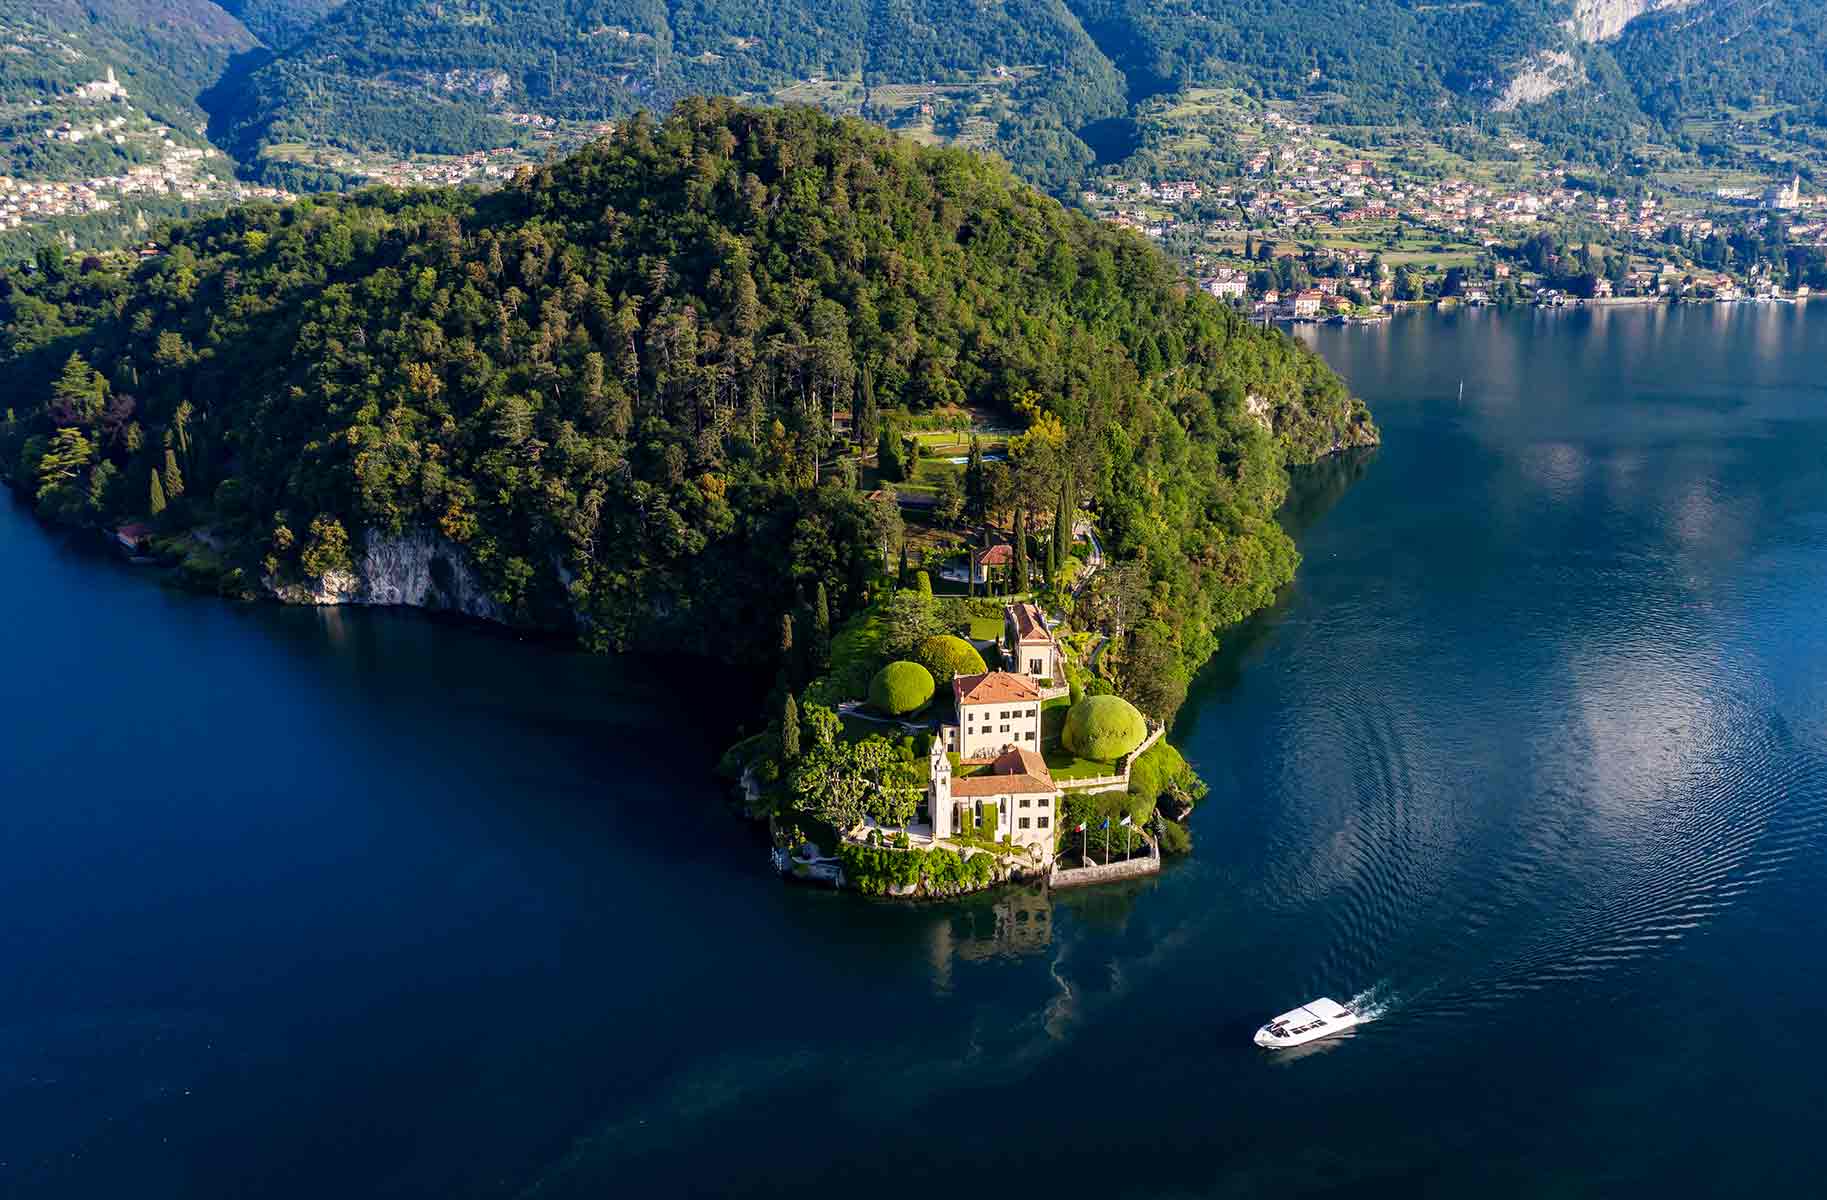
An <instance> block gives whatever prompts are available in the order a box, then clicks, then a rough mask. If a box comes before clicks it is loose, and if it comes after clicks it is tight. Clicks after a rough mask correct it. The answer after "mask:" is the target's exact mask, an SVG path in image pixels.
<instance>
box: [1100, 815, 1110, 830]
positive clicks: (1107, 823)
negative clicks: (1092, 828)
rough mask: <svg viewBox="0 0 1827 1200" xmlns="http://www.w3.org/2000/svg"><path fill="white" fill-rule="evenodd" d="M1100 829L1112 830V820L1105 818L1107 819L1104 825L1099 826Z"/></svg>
mask: <svg viewBox="0 0 1827 1200" xmlns="http://www.w3.org/2000/svg"><path fill="white" fill-rule="evenodd" d="M1098 828H1099V829H1109V828H1110V818H1109V817H1105V818H1104V823H1103V824H1102V825H1099V826H1098Z"/></svg>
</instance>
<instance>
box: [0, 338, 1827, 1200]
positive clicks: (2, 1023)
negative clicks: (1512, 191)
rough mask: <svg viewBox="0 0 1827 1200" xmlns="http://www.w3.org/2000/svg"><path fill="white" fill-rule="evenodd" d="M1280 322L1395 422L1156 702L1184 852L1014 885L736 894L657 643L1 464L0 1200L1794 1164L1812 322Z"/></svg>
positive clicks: (1802, 1141) (1188, 1181) (740, 839)
mask: <svg viewBox="0 0 1827 1200" xmlns="http://www.w3.org/2000/svg"><path fill="white" fill-rule="evenodd" d="M1301 336H1303V337H1305V338H1307V339H1308V340H1310V341H1311V342H1312V344H1314V345H1315V346H1316V347H1317V348H1318V349H1319V350H1320V351H1321V352H1322V353H1324V354H1325V355H1326V357H1327V358H1328V359H1329V360H1330V361H1331V362H1332V363H1333V364H1334V365H1335V366H1337V367H1338V368H1339V369H1340V370H1341V371H1342V372H1343V373H1344V374H1345V375H1346V376H1347V378H1348V379H1349V380H1350V381H1351V383H1352V385H1353V387H1354V388H1355V389H1356V390H1357V391H1359V392H1360V393H1362V394H1363V395H1364V396H1365V398H1366V399H1367V400H1368V401H1369V402H1370V404H1371V407H1372V409H1373V411H1374V413H1375V415H1376V417H1377V419H1378V421H1379V423H1380V424H1381V426H1382V429H1383V432H1384V435H1385V439H1386V444H1385V445H1384V446H1383V447H1382V448H1380V449H1378V450H1375V451H1373V452H1370V453H1368V454H1361V455H1357V456H1354V457H1352V458H1350V459H1342V460H1334V461H1331V462H1328V463H1326V464H1323V465H1321V466H1320V467H1317V468H1314V469H1312V470H1309V471H1306V472H1303V473H1302V474H1301V476H1300V479H1299V481H1298V486H1297V488H1296V490H1295V494H1294V496H1293V497H1292V498H1291V501H1290V504H1289V506H1288V508H1287V510H1286V512H1285V514H1284V519H1285V520H1286V521H1287V523H1288V525H1289V527H1290V529H1291V531H1292V532H1294V534H1295V535H1296V538H1297V541H1298V543H1299V545H1300V547H1301V550H1302V553H1303V555H1304V562H1303V564H1302V566H1301V569H1300V573H1299V575H1298V577H1297V579H1296V581H1295V583H1294V585H1293V586H1292V587H1291V588H1290V589H1289V591H1288V593H1287V594H1286V595H1285V596H1284V597H1283V598H1282V600H1281V601H1280V602H1279V603H1278V604H1277V605H1276V606H1275V607H1274V609H1273V610H1271V611H1269V612H1267V613H1264V614H1262V615H1261V616H1259V617H1258V618H1256V619H1254V620H1252V621H1251V622H1249V623H1247V624H1246V625H1245V626H1244V627H1242V628H1240V629H1236V630H1232V631H1230V632H1229V633H1228V634H1227V638H1226V646H1225V649H1224V650H1223V651H1222V652H1221V653H1220V655H1219V657H1218V658H1217V659H1216V660H1215V661H1214V662H1213V663H1212V664H1211V665H1210V666H1209V667H1208V668H1207V669H1206V670H1205V671H1204V672H1203V673H1202V674H1201V676H1200V677H1199V679H1198V680H1197V682H1196V683H1195V686H1194V688H1193V693H1192V696H1191V698H1190V700H1189V702H1188V704H1187V706H1186V709H1185V711H1184V713H1183V714H1182V716H1181V719H1180V722H1179V726H1178V728H1177V729H1176V731H1175V736H1176V740H1177V741H1178V742H1179V743H1181V744H1182V745H1183V747H1184V748H1185V750H1186V752H1187V754H1188V757H1189V758H1191V759H1192V760H1193V761H1194V763H1195V764H1196V765H1197V766H1198V768H1199V769H1200V771H1201V773H1202V774H1203V775H1204V776H1205V778H1206V779H1207V780H1208V781H1209V782H1210V783H1211V785H1212V795H1211V797H1210V798H1209V799H1208V800H1207V801H1206V803H1205V804H1204V805H1202V806H1201V808H1200V809H1199V810H1198V812H1197V813H1195V815H1194V818H1193V822H1192V829H1193V834H1194V839H1195V852H1194V854H1193V855H1192V857H1191V858H1190V859H1188V860H1185V861H1181V862H1177V863H1175V864H1173V865H1171V866H1170V868H1169V869H1168V870H1167V871H1166V872H1165V873H1164V874H1163V875H1161V876H1160V877H1159V878H1157V879H1154V880H1151V881H1148V882H1145V883H1141V884H1135V885H1130V886H1126V887H1116V888H1112V889H1105V890H1086V891H1079V892H1070V893H1061V894H1058V895H1056V896H1053V897H1051V898H1049V897H1048V896H1047V895H1045V894H1044V893H1037V892H1031V891H1017V892H1008V893H1001V894H997V895H993V896H989V897H980V898H976V899H973V900H970V901H967V902H961V903H956V904H948V905H928V906H900V905H890V904H879V903H869V902H866V901H862V900H860V899H857V898H854V897H850V896H842V895H834V894H831V893H828V892H824V891H819V890H814V889H809V888H793V887H787V886H783V885H782V884H780V883H779V882H777V881H776V880H775V879H774V878H772V877H771V876H769V875H768V874H767V873H766V872H765V870H764V867H765V856H764V848H763V845H762V843H761V841H760V839H759V838H758V837H757V836H756V834H755V833H754V831H753V830H752V829H750V828H748V827H747V826H745V825H743V824H742V823H740V822H738V821H736V820H734V819H733V818H731V817H730V816H729V815H727V812H726V810H725V808H724V805H723V799H722V795H721V791H720V789H719V787H718V786H717V785H716V784H715V782H714V781H713V780H712V779H711V778H710V777H709V774H708V767H709V764H710V762H711V761H712V760H713V758H714V756H715V754H716V752H717V750H718V749H719V748H720V747H719V745H718V743H719V742H720V740H721V739H722V737H723V736H724V734H725V733H726V732H727V730H728V729H729V728H730V726H731V725H732V724H733V722H735V721H736V720H739V719H741V715H742V714H741V712H740V708H741V706H740V705H733V704H732V703H731V702H729V701H727V700H725V699H723V698H722V697H724V696H725V694H726V693H725V688H724V684H723V683H722V682H721V681H720V679H719V677H718V673H717V672H716V671H714V670H710V669H707V668H705V667H703V666H702V665H699V664H693V663H690V662H686V661H679V660H672V661H666V662H658V663H654V662H649V663H638V662H614V661H607V660H603V659H594V658H589V657H586V656H582V655H577V654H571V653H567V652H565V651H563V650H562V649H559V648H554V647H552V646H550V645H544V644H540V643H535V642H523V641H520V640H517V639H515V638H513V637H510V636H507V635H503V634H499V633H489V632H485V631H478V630H474V629H469V628H463V627H457V626H451V625H447V624H442V623H438V622H434V621H430V620H424V619H420V618H418V617H416V616H413V615H411V614H397V613H378V612H356V611H348V612H344V611H331V612H317V611H301V610H287V609H280V608H277V607H254V608H243V607H236V606H232V605H229V604H226V603H222V602H218V601H214V600H210V599H206V598H200V597H194V596H189V595H184V594H181V593H177V592H173V591H169V590H166V589H163V588H161V587H159V586H158V585H157V584H156V583H155V582H154V580H153V578H152V577H151V576H150V575H148V574H146V573H143V572H137V571H135V570H133V569H131V568H128V567H126V566H123V565H120V564H117V563H115V562H113V561H111V560H110V559H109V558H108V557H106V556H105V555H103V554H100V553H97V552H93V551H91V550H89V549H86V548H85V546H84V545H83V544H79V543H75V542H72V541H70V540H69V539H66V538H62V537H59V536H56V535H52V534H48V533H47V532H45V531H44V530H43V529H41V528H40V527H39V526H38V525H36V524H35V523H34V522H32V521H31V520H29V519H28V518H27V517H26V516H25V515H24V514H23V513H22V511H21V510H20V509H18V508H17V507H16V506H13V505H12V504H10V503H8V502H4V501H0V572H3V574H4V578H5V579H6V580H7V581H8V582H9V584H10V586H9V587H8V588H6V590H5V591H4V593H0V629H5V630H6V631H7V642H6V644H7V647H8V649H9V651H10V653H9V654H8V655H7V662H6V671H5V673H4V674H3V675H0V714H4V719H5V725H4V728H5V731H6V732H5V735H4V736H5V739H6V744H5V753H4V755H3V756H0V806H3V807H0V813H4V818H5V824H6V834H7V836H6V837H5V838H4V839H3V840H0V911H3V912H4V913H5V914H6V919H5V920H4V922H0V964H4V966H3V968H0V1194H29V1195H46V1196H106V1195H132V1196H134V1197H136V1198H141V1200H144V1198H149V1197H179V1196H184V1197H195V1196H227V1195H261V1196H268V1197H319V1196H325V1195H338V1196H388V1197H418V1196H439V1197H446V1196H473V1197H482V1196H518V1195H537V1196H540V1197H570V1196H592V1197H595V1196H617V1195H620V1196H649V1195H654V1196H659V1195H714V1194H724V1193H728V1194H736V1195H748V1196H772V1195H781V1196H784V1195H806V1194H810V1193H812V1192H815V1191H824V1190H827V1189H840V1190H841V1191H842V1192H848V1193H854V1194H861V1195H867V1196H872V1197H903V1196H905V1197H921V1198H923V1200H924V1198H928V1197H931V1196H933V1195H935V1194H948V1195H949V1194H966V1195H970V1194H978V1193H979V1192H981V1191H984V1190H988V1189H989V1188H991V1187H996V1188H1001V1189H1009V1188H1038V1189H1045V1190H1046V1191H1048V1192H1050V1193H1052V1194H1060V1195H1096V1196H1099V1197H1160V1196H1166V1197H1195V1196H1196V1197H1251V1196H1260V1195H1275V1196H1280V1197H1308V1196H1350V1197H1352V1198H1353V1200H1364V1198H1366V1197H1381V1196H1403V1197H1412V1196H1467V1195H1480V1196H1531V1197H1532V1196H1543V1195H1553V1196H1558V1197H1586V1196H1591V1197H1601V1196H1602V1197H1607V1198H1616V1197H1651V1196H1654V1197H1663V1196H1666V1195H1669V1194H1677V1195H1724V1194H1757V1193H1759V1192H1763V1191H1765V1190H1769V1191H1775V1190H1777V1189H1785V1190H1796V1189H1800V1190H1802V1191H1803V1192H1805V1193H1806V1192H1811V1191H1812V1189H1813V1187H1814V1186H1815V1183H1814V1181H1815V1179H1816V1178H1817V1177H1818V1175H1819V1172H1820V1171H1821V1170H1822V1169H1823V1167H1827V1149H1824V1148H1823V1146H1822V1144H1821V1140H1820V1139H1819V1138H1817V1137H1816V1136H1815V1134H1814V1130H1815V1127H1816V1125H1817V1123H1818V1115H1817V1114H1818V1112H1819V1111H1820V1104H1821V1102H1822V1100H1823V1099H1824V1098H1827V1082H1824V1081H1827V1049H1822V1048H1821V1045H1820V1043H1819V1041H1818V1039H1817V1038H1816V1037H1815V1036H1814V1031H1813V1029H1812V1027H1811V1026H1812V1023H1813V1021H1814V1020H1815V1019H1816V1018H1817V1017H1818V1016H1820V1015H1821V1014H1822V1013H1823V1012H1827V1000H1823V996H1824V995H1827V913H1824V912H1823V908H1822V906H1821V905H1820V904H1819V902H1818V899H1817V897H1818V896H1819V895H1820V894H1821V892H1822V890H1823V887H1824V886H1827V620H1823V614H1824V613H1827V371H1824V370H1823V367H1824V366H1827V311H1824V310H1823V309H1822V307H1821V306H1818V305H1817V306H1815V308H1814V311H1812V312H1810V311H1807V310H1806V309H1804V308H1791V307H1769V306H1764V307H1753V306H1730V307H1723V306H1722V307H1712V308H1699V307H1696V308H1687V309H1655V310H1645V309H1632V310H1623V309H1617V310H1601V311H1596V312H1585V311H1575V312H1554V313H1548V312H1543V313H1537V312H1533V311H1526V312H1513V313H1498V312H1491V311H1485V312H1474V313H1464V314H1460V315H1456V316H1417V317H1410V318H1403V319H1399V320H1397V321H1394V322H1392V323H1390V324H1389V325H1386V326H1382V327H1375V328H1334V327H1325V328H1314V329H1306V330H1303V331H1302V333H1301ZM1462 381H1463V385H1464V387H1463V396H1462V395H1461V391H1460V385H1461V382H1462ZM1319 995H1330V996H1333V997H1335V998H1337V999H1341V1000H1344V999H1348V998H1352V997H1357V998H1359V999H1360V1001H1361V1002H1362V1003H1363V1004H1365V1005H1366V1006H1367V1007H1369V1008H1370V1009H1372V1010H1373V1011H1376V1012H1377V1013H1379V1014H1380V1015H1379V1017H1378V1019H1377V1020H1375V1021H1373V1022H1372V1023H1370V1024H1369V1025H1367V1026H1364V1027H1363V1028H1361V1029H1360V1030H1359V1031H1358V1032H1357V1033H1356V1034H1354V1035H1353V1036H1350V1037H1348V1038H1343V1039H1339V1040H1337V1041H1334V1042H1330V1043H1321V1044H1319V1045H1318V1046H1316V1047H1313V1048H1310V1049H1308V1050H1305V1051H1289V1052H1281V1053H1275V1054H1271V1053H1265V1052H1263V1051H1259V1050H1257V1049H1256V1048H1255V1047H1253V1046H1252V1045H1250V1042H1249V1037H1250V1033H1251V1032H1252V1031H1253V1030H1254V1028H1255V1027H1256V1026H1257V1025H1258V1024H1260V1023H1261V1022H1262V1021H1263V1020H1264V1019H1266V1018H1267V1017H1269V1016H1271V1015H1273V1014H1275V1013H1277V1012H1280V1011H1282V1010H1284V1009H1287V1008H1289V1007H1291V1006H1293V1005H1294V1004H1297V1003H1299V1002H1302V1001H1305V1000H1308V999H1311V998H1313V997H1315V996H1319Z"/></svg>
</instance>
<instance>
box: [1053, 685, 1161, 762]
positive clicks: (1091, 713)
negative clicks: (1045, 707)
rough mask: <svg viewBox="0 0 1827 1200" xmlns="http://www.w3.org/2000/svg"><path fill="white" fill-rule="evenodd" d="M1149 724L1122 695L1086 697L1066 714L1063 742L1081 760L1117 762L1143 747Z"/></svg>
mask: <svg viewBox="0 0 1827 1200" xmlns="http://www.w3.org/2000/svg"><path fill="white" fill-rule="evenodd" d="M1147 736H1148V722H1146V721H1144V720H1143V719H1142V714H1141V713H1140V712H1138V711H1137V710H1136V706H1135V705H1133V704H1131V703H1130V702H1129V701H1127V700H1125V699H1123V698H1122V697H1121V696H1087V697H1085V698H1084V699H1083V700H1080V701H1079V702H1078V703H1077V704H1074V705H1073V706H1072V709H1071V711H1070V712H1068V713H1067V714H1066V728H1065V731H1064V733H1063V735H1062V740H1064V742H1065V743H1066V749H1068V750H1070V751H1072V752H1073V753H1074V754H1076V755H1078V756H1079V757H1080V758H1091V759H1096V760H1097V761H1098V762H1115V761H1116V760H1117V759H1119V758H1121V757H1123V756H1124V755H1125V754H1128V753H1129V752H1130V751H1131V750H1134V749H1135V748H1136V747H1137V746H1140V745H1141V744H1142V739H1143V738H1145V737H1147Z"/></svg>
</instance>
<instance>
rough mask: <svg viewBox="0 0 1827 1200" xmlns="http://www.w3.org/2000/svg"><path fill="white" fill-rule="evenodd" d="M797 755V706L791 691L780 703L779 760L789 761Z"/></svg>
mask: <svg viewBox="0 0 1827 1200" xmlns="http://www.w3.org/2000/svg"><path fill="white" fill-rule="evenodd" d="M798 757H799V706H798V705H796V704H794V703H793V693H792V692H788V693H787V698H786V699H785V700H783V701H781V704H780V761H781V762H783V763H790V762H792V761H793V760H794V759H796V758H798Z"/></svg>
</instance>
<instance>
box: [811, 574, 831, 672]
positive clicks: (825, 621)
mask: <svg viewBox="0 0 1827 1200" xmlns="http://www.w3.org/2000/svg"><path fill="white" fill-rule="evenodd" d="M812 657H813V663H814V665H815V666H816V667H817V669H818V670H821V671H822V670H824V669H825V667H827V666H828V665H830V661H831V604H830V602H829V600H827V599H826V596H825V581H824V580H822V579H821V580H819V581H818V591H817V592H816V593H815V594H814V595H813V597H812Z"/></svg>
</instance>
